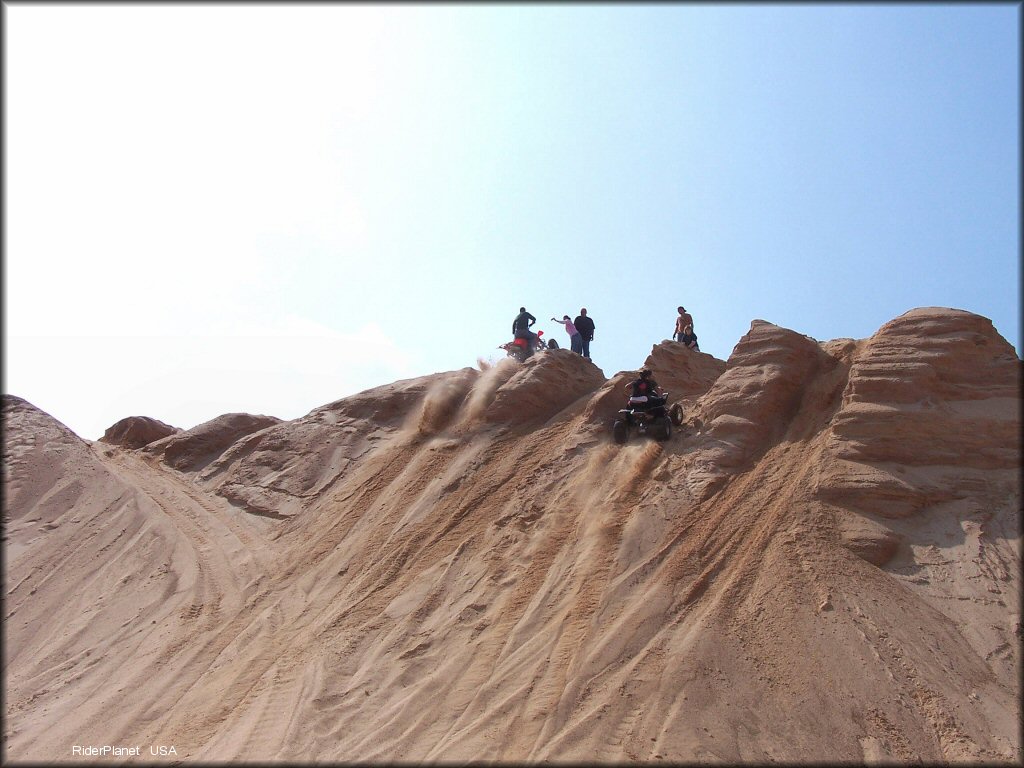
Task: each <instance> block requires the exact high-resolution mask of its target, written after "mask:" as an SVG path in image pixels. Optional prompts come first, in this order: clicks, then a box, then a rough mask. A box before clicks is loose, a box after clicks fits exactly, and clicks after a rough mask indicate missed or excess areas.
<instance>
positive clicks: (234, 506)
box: [3, 308, 1022, 764]
mask: <svg viewBox="0 0 1024 768" xmlns="http://www.w3.org/2000/svg"><path fill="white" fill-rule="evenodd" d="M645 364H646V365H647V366H648V367H651V368H652V369H653V370H654V373H655V378H657V379H658V380H659V381H660V382H661V383H662V384H663V385H664V386H665V388H666V389H669V390H670V391H671V392H672V393H673V398H672V399H673V400H675V399H678V400H679V401H680V402H682V403H683V405H684V408H685V419H686V423H685V425H684V426H683V427H682V428H680V429H678V430H677V431H676V434H675V435H674V436H673V437H672V438H671V439H670V440H669V441H667V442H664V443H661V442H656V441H653V440H651V439H650V438H646V437H636V436H634V437H632V438H631V439H630V441H629V442H628V443H627V444H626V445H622V446H620V445H616V444H614V443H613V442H612V440H611V435H610V430H609V426H610V419H611V418H612V417H613V416H614V413H615V411H616V409H617V408H618V407H620V405H621V403H622V401H623V399H624V395H623V393H624V390H623V386H624V385H625V383H626V382H627V381H628V380H629V378H630V374H627V373H620V374H616V375H615V376H613V377H612V378H611V379H607V380H606V379H605V377H604V375H603V374H602V373H601V372H600V370H599V369H597V368H596V367H595V366H594V365H593V364H592V363H590V361H588V360H585V359H583V358H581V357H579V356H577V355H574V354H573V353H571V352H569V351H568V350H551V351H547V352H544V353H542V354H540V355H538V356H536V357H535V358H533V359H531V360H529V361H527V362H526V363H525V364H522V365H520V364H518V363H515V362H513V361H507V362H506V361H503V362H502V363H500V364H498V365H495V366H493V367H487V368H486V370H477V369H474V368H465V369H462V370H460V371H452V372H448V373H439V374H436V375H433V376H427V377H423V378H419V379H412V380H407V381H400V382H395V383H394V384H391V385H387V386H384V387H378V388H376V389H372V390H368V391H366V392H362V393H360V394H358V395H354V396H352V397H347V398H344V399H342V400H339V401H337V402H334V403H330V404H328V405H325V406H323V407H321V408H317V409H316V410H314V411H312V412H311V413H309V414H308V415H306V416H305V417H303V418H300V419H296V420H293V421H280V420H277V419H274V418H272V417H266V416H248V415H247V414H227V415H225V416H223V417H220V418H219V419H216V420H214V421H212V422H209V423H207V424H205V425H200V427H197V428H195V429H193V430H186V431H181V430H178V429H177V428H174V427H169V426H168V425H161V424H160V423H159V422H155V426H154V423H153V422H154V420H149V421H148V422H147V421H142V420H141V419H142V417H135V418H136V419H137V421H131V422H129V421H128V420H125V423H123V424H122V423H121V422H119V425H120V426H119V427H118V429H116V430H114V429H113V428H112V430H111V431H108V435H106V436H105V437H104V441H99V442H95V443H90V442H87V441H83V440H81V439H80V438H78V437H77V436H76V435H74V434H73V433H72V432H70V431H69V430H68V429H66V428H65V427H64V426H63V425H61V424H59V423H58V422H57V421H55V420H54V419H52V418H51V417H50V416H48V415H47V414H45V413H43V412H42V411H40V410H38V409H37V408H35V407H34V406H32V405H31V404H30V403H27V402H26V401H24V400H21V399H19V398H17V397H13V396H4V399H3V418H4V465H3V466H4V482H5V493H4V510H3V514H4V525H5V537H6V538H5V541H4V547H5V550H4V552H5V556H6V559H5V573H4V579H5V598H6V599H5V616H4V620H5V634H6V642H5V645H4V671H5V678H6V679H5V683H6V712H5V715H6V717H5V721H4V729H5V730H4V753H5V757H6V759H7V760H8V761H11V762H18V761H37V762H60V761H75V762H81V761H83V760H89V761H93V760H95V761H99V762H124V761H126V760H127V761H131V760H134V759H137V760H142V761H146V762H152V761H161V760H167V761H176V760H184V761H186V762H187V761H202V762H211V761H217V762H219V761H259V762H263V761H287V762H293V763H294V762H299V763H302V762H313V761H320V762H331V761H334V762H353V761H356V762H382V763H393V762H402V761H415V762H455V761H473V762H487V761H496V762H540V761H556V762H577V763H579V762H585V763H600V762H628V761H645V762H653V763H657V762H659V761H663V762H667V763H671V762H710V761H725V762H729V763H737V762H752V763H766V762H771V761H784V762H804V763H820V762H839V761H852V762H916V761H924V762H928V763H934V762H944V761H948V762H961V761H966V762H986V763H1014V764H1018V763H1019V762H1020V760H1021V737H1020V731H1019V720H1020V714H1021V713H1020V698H1021V690H1020V687H1021V686H1020V671H1021V668H1020V663H1021V658H1020V649H1021V636H1022V630H1021V617H1020V581H1021V521H1020V508H1021V507H1020V502H1021V498H1020V448H1019V436H1020V394H1021V392H1020V381H1021V379H1020V376H1021V361H1020V360H1019V359H1018V358H1017V357H1016V354H1015V353H1014V350H1013V348H1012V347H1011V346H1010V345H1009V344H1008V343H1007V342H1006V341H1005V340H1004V339H1003V338H1002V337H1001V336H1000V335H999V334H998V332H997V331H996V330H995V329H994V328H993V327H992V325H991V323H990V322H989V321H988V320H986V319H985V318H982V317H979V316H977V315H973V314H970V313H967V312H962V311H958V310H951V309H941V308H923V309H917V310H913V311H911V312H908V313H906V314H904V315H902V316H900V317H899V318H896V319H895V320H893V321H891V322H890V323H887V324H886V325H885V326H883V327H882V328H881V329H879V331H878V332H877V333H876V334H875V335H874V336H872V337H871V338H869V339H866V340H852V339H840V340H834V341H829V342H817V341H815V340H813V339H810V338H808V337H806V336H802V335H800V334H798V333H795V332H793V331H789V330H786V329H783V328H779V327H777V326H774V325H772V324H770V323H766V322H763V321H759V320H755V321H754V322H753V323H752V324H751V328H750V331H749V333H748V334H747V335H746V336H744V337H743V338H742V339H741V340H740V341H739V343H738V344H737V345H736V348H735V350H734V351H733V353H732V355H731V356H730V358H729V360H728V361H721V360H716V359H715V358H713V357H711V356H710V355H706V354H703V353H694V352H691V351H689V350H684V349H682V348H681V347H680V346H679V345H677V344H674V343H673V342H664V343H662V344H658V345H655V347H654V348H653V349H652V352H651V355H650V357H649V358H648V359H647V361H646V363H645ZM146 430H150V432H146ZM143 434H152V435H153V437H154V439H153V440H151V441H150V442H148V443H146V444H145V445H141V446H140V445H138V442H139V441H140V440H143V439H145V438H144V437H140V435H143ZM119 441H120V442H119ZM76 745H77V746H83V745H85V746H104V745H110V746H121V747H133V746H138V747H139V748H140V750H139V751H140V754H139V756H137V757H133V756H128V757H121V756H119V757H115V756H100V757H91V756H90V757H82V756H79V755H76V754H75V753H74V752H73V750H74V747H75V746H76ZM161 746H163V747H169V746H173V747H174V752H173V753H169V754H160V753H159V749H158V747H161ZM153 749H157V754H156V755H154V754H153V752H152V750H153Z"/></svg>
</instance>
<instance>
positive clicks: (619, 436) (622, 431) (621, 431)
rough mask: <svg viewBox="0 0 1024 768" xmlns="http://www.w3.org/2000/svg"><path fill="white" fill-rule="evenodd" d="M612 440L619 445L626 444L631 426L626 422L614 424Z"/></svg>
mask: <svg viewBox="0 0 1024 768" xmlns="http://www.w3.org/2000/svg"><path fill="white" fill-rule="evenodd" d="M612 438H613V439H614V440H615V442H616V443H618V444H619V445H622V444H623V443H624V442H626V441H627V440H628V439H629V425H628V424H626V422H624V421H616V422H615V423H614V424H612Z"/></svg>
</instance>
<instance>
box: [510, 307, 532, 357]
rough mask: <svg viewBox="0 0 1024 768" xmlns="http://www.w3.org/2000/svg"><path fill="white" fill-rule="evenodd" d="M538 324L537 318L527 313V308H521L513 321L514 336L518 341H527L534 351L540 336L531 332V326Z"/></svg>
mask: <svg viewBox="0 0 1024 768" xmlns="http://www.w3.org/2000/svg"><path fill="white" fill-rule="evenodd" d="M536 322H537V318H536V317H534V316H533V315H531V314H530V313H529V312H527V311H526V307H520V308H519V314H518V315H516V319H515V320H513V321H512V336H513V338H516V339H526V342H527V343H528V344H529V345H530V349H531V350H533V348H534V347H536V346H537V339H538V336H537V334H536V333H534V332H533V331H531V330H530V326H531V325H533V324H534V323H536Z"/></svg>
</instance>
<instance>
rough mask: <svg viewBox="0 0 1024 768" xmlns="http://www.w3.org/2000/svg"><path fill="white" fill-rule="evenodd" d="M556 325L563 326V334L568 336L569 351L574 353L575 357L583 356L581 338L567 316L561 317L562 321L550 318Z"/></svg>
mask: <svg viewBox="0 0 1024 768" xmlns="http://www.w3.org/2000/svg"><path fill="white" fill-rule="evenodd" d="M551 319H552V320H554V321H555V322H556V323H561V324H562V325H564V326H565V332H566V333H568V334H569V349H571V350H572V351H573V352H575V353H576V354H577V355H581V354H583V337H582V336H580V332H579V331H578V330H576V326H575V325H573V322H572V320H570V319H569V316H568V315H562V319H561V320H559V319H558V318H556V317H552V318H551Z"/></svg>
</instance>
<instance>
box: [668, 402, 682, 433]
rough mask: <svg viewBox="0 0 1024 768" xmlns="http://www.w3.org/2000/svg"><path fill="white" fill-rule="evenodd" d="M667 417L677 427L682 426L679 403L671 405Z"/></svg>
mask: <svg viewBox="0 0 1024 768" xmlns="http://www.w3.org/2000/svg"><path fill="white" fill-rule="evenodd" d="M668 415H669V418H670V419H672V423H673V424H675V425H676V426H677V427H681V426H683V406H681V405H680V404H679V403H673V404H672V407H671V408H669V409H668Z"/></svg>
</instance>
